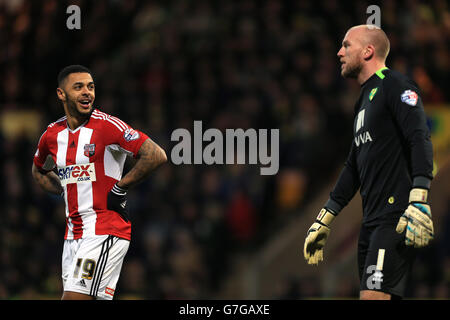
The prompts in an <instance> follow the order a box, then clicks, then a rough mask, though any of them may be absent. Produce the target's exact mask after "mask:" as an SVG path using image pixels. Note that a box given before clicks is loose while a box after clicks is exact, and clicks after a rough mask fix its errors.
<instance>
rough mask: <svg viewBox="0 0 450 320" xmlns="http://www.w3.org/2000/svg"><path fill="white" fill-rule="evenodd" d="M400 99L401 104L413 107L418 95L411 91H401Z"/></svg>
mask: <svg viewBox="0 0 450 320" xmlns="http://www.w3.org/2000/svg"><path fill="white" fill-rule="evenodd" d="M400 97H401V99H402V102H404V103H406V104H409V105H410V106H415V105H416V104H417V101H418V100H419V95H418V94H417V93H415V92H414V91H412V90H405V91H403V93H402V95H401V96H400Z"/></svg>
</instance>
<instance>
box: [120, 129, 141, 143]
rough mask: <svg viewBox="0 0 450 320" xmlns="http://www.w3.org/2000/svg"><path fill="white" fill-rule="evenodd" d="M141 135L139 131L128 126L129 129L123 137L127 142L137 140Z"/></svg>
mask: <svg viewBox="0 0 450 320" xmlns="http://www.w3.org/2000/svg"><path fill="white" fill-rule="evenodd" d="M139 137H140V135H139V132H137V131H136V130H134V129H131V128H128V129H127V130H125V133H124V134H123V138H124V139H125V141H127V142H130V141H133V140H137V139H139Z"/></svg>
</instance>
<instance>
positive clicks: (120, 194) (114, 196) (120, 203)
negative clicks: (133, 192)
mask: <svg viewBox="0 0 450 320" xmlns="http://www.w3.org/2000/svg"><path fill="white" fill-rule="evenodd" d="M107 205H108V210H112V211H115V212H117V213H118V214H120V216H121V217H122V218H123V220H125V222H128V221H129V216H128V201H127V189H124V188H121V187H119V186H118V185H117V183H116V184H115V185H114V187H113V188H112V189H111V191H109V193H108V198H107Z"/></svg>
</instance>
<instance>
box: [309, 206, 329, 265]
mask: <svg viewBox="0 0 450 320" xmlns="http://www.w3.org/2000/svg"><path fill="white" fill-rule="evenodd" d="M335 217H336V215H335V214H334V213H333V212H331V211H330V210H329V209H327V208H323V209H322V210H320V212H319V215H318V216H317V219H316V221H315V222H314V223H313V224H312V226H311V227H310V228H309V230H308V232H307V233H306V240H305V245H304V247H303V255H304V256H305V260H306V262H307V263H308V264H318V263H319V262H320V261H323V247H324V246H325V243H326V242H327V239H328V235H329V234H330V224H331V222H332V221H333V220H334V218H335Z"/></svg>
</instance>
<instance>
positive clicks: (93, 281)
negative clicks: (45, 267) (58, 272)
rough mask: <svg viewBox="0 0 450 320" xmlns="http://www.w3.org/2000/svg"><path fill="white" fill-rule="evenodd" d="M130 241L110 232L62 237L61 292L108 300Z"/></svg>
mask: <svg viewBox="0 0 450 320" xmlns="http://www.w3.org/2000/svg"><path fill="white" fill-rule="evenodd" d="M129 245H130V242H129V241H128V240H125V239H121V238H118V237H115V236H111V235H100V236H93V237H88V238H83V239H78V240H65V241H64V249H63V256H62V279H63V287H64V291H73V292H78V293H82V294H87V295H90V296H93V297H95V298H97V299H106V300H111V299H112V298H113V297H114V291H115V289H116V284H117V281H118V280H119V275H120V270H121V269H122V263H123V260H124V258H125V255H126V253H127V251H128V247H129Z"/></svg>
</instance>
